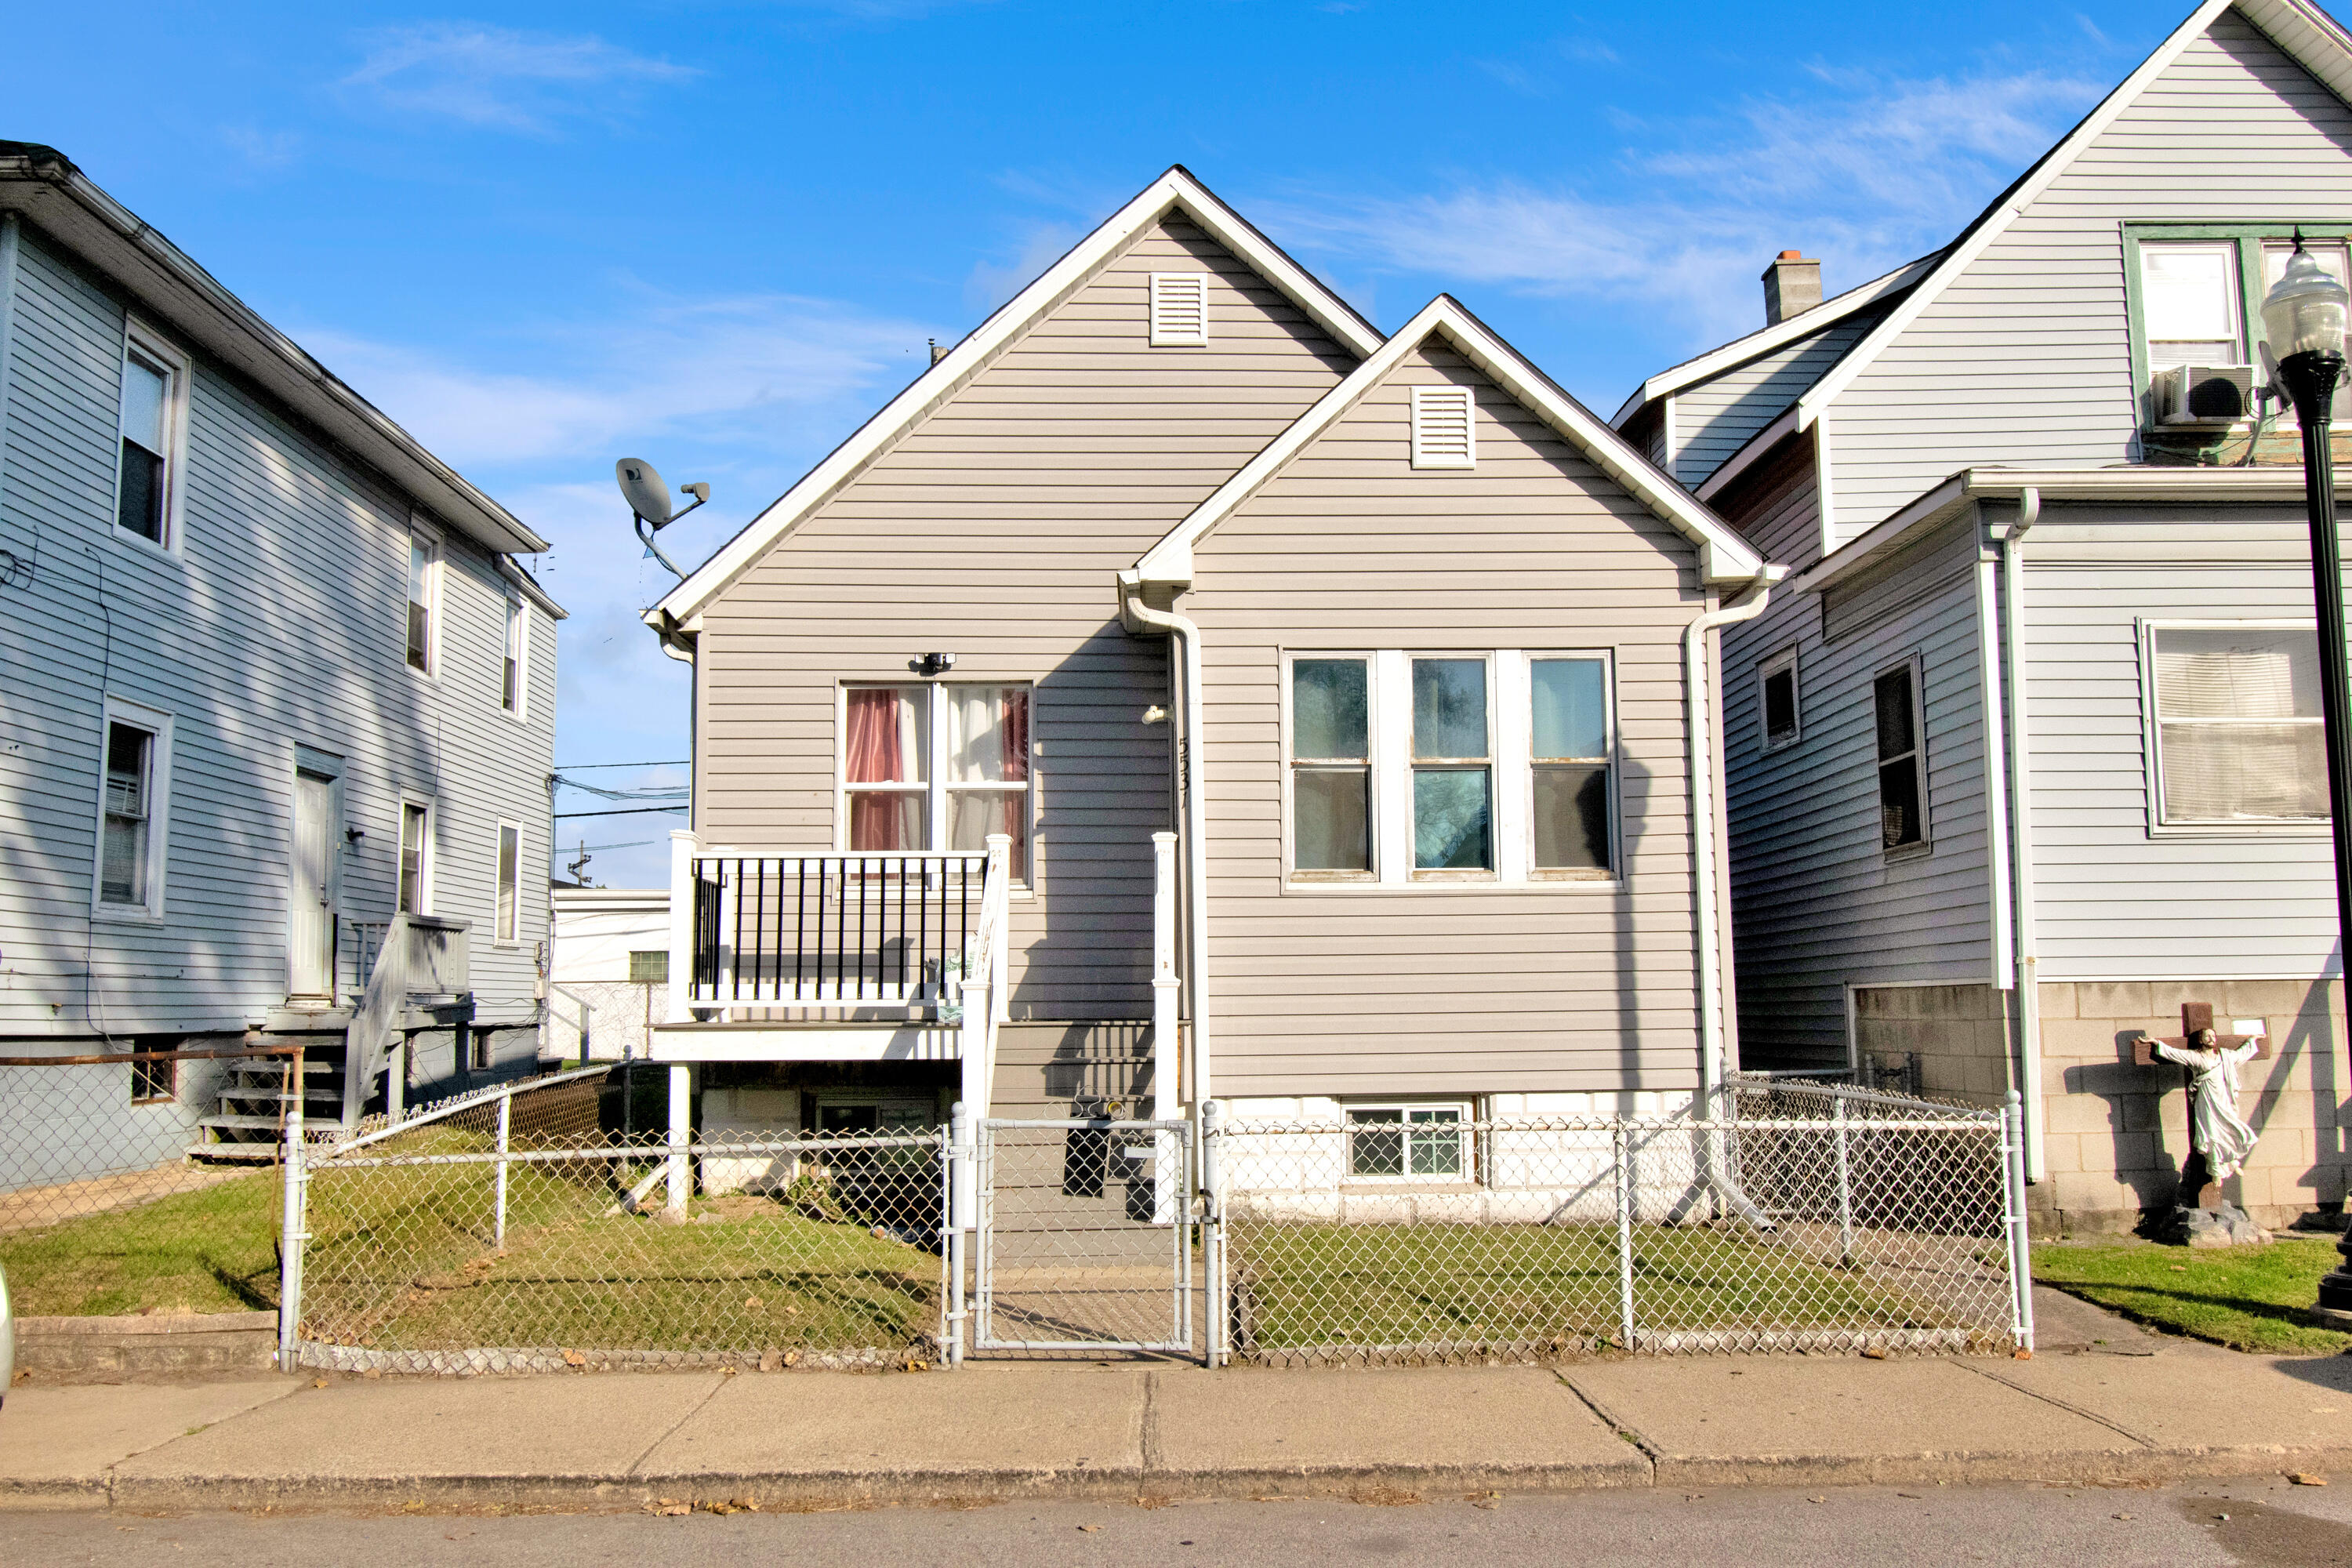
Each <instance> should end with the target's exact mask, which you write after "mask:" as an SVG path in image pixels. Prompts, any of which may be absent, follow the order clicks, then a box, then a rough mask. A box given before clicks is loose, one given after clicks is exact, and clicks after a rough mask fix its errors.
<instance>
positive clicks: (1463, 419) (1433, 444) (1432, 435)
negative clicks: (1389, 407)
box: [1412, 386, 1478, 468]
mask: <svg viewBox="0 0 2352 1568" xmlns="http://www.w3.org/2000/svg"><path fill="white" fill-rule="evenodd" d="M1412 466H1413V467H1414V468H1476V467H1477V466H1478V437H1477V427H1476V426H1475V423H1474V422H1473V420H1472V417H1471V403H1470V389H1469V388H1468V387H1466V386H1416V387H1414V388H1413V389H1412Z"/></svg>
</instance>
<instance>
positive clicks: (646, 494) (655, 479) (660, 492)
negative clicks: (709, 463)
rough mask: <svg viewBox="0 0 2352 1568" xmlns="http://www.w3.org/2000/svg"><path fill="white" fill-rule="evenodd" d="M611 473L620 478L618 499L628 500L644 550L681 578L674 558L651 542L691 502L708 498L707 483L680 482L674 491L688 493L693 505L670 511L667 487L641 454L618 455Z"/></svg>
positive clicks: (683, 573)
mask: <svg viewBox="0 0 2352 1568" xmlns="http://www.w3.org/2000/svg"><path fill="white" fill-rule="evenodd" d="M613 477H614V479H618V480H619V481H620V485H621V499H622V500H625V501H627V502H628V503H629V518H630V522H631V525H632V526H633V527H635V529H636V531H637V538H638V540H639V542H642V543H643V544H644V545H645V547H646V554H648V555H650V556H652V557H653V558H654V559H655V560H656V561H658V562H660V563H662V564H663V565H665V566H667V567H668V568H669V569H670V573H671V574H672V575H674V576H676V577H677V578H678V579H679V580H680V581H681V582H683V581H684V580H685V578H686V573H685V571H684V570H683V569H682V568H680V567H679V565H678V563H677V562H675V561H672V560H671V559H670V558H669V557H668V556H667V555H665V554H663V553H662V549H661V546H660V545H658V544H656V543H655V542H654V535H655V534H656V533H658V532H660V531H662V530H663V529H665V528H667V527H668V526H669V525H670V524H671V523H673V522H676V521H677V520H678V519H679V518H681V517H684V516H685V515H686V514H687V512H689V511H692V510H694V507H695V506H701V505H702V504H703V503H705V502H706V501H708V500H710V487H709V485H707V484H702V483H695V484H690V485H680V486H679V487H678V494H680V495H689V496H692V497H693V498H694V506H690V507H688V508H686V509H685V510H680V511H673V510H670V503H669V487H668V486H667V485H666V484H664V483H662V477H661V475H660V473H658V472H657V471H656V469H655V468H654V466H653V465H652V464H651V463H648V462H646V460H645V459H644V458H622V459H621V460H620V461H619V462H617V463H615V464H614V465H613Z"/></svg>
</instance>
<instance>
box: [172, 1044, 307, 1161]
mask: <svg viewBox="0 0 2352 1568" xmlns="http://www.w3.org/2000/svg"><path fill="white" fill-rule="evenodd" d="M246 1043H247V1045H269V1044H289V1043H291V1041H290V1040H289V1037H286V1036H283V1035H271V1034H257V1035H249V1036H247V1041H246ZM301 1068H302V1077H301V1083H302V1087H301V1089H300V1090H299V1093H300V1095H301V1097H302V1117H303V1120H304V1121H306V1122H314V1121H315V1122H327V1123H336V1122H340V1121H341V1120H342V1114H343V1081H342V1075H343V1039H342V1037H341V1035H316V1036H310V1037H308V1039H307V1042H306V1044H305V1046H304V1049H303V1053H302V1057H301ZM294 1092H295V1091H289V1090H288V1089H287V1087H286V1058H283V1057H261V1058H256V1059H255V1060H252V1061H241V1062H235V1063H232V1064H231V1065H230V1067H229V1069H228V1079H227V1081H226V1083H224V1084H222V1085H221V1089H220V1101H219V1104H220V1109H219V1110H215V1112H213V1113H212V1114H211V1115H209V1116H201V1117H198V1118H197V1119H196V1139H197V1142H195V1143H194V1144H192V1145H191V1146H190V1147H189V1149H188V1152H189V1154H191V1155H192V1156H194V1158H196V1159H199V1160H225V1161H262V1162H267V1161H271V1160H275V1159H277V1158H278V1154H279V1152H280V1151H281V1150H282V1148H283V1146H284V1144H285V1138H286V1131H285V1129H286V1108H287V1105H288V1103H289V1101H290V1100H292V1099H293V1098H294Z"/></svg>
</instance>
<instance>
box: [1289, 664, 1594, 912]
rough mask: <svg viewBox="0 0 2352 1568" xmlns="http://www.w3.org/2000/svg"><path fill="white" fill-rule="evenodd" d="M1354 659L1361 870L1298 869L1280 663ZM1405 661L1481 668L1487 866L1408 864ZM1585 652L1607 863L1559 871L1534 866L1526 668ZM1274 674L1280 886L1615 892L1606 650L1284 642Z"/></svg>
mask: <svg viewBox="0 0 2352 1568" xmlns="http://www.w3.org/2000/svg"><path fill="white" fill-rule="evenodd" d="M1302 658H1306V659H1318V658H1360V659H1363V660H1364V661H1365V662H1366V663H1367V664H1368V665H1369V666H1370V671H1369V674H1368V683H1369V693H1368V695H1369V700H1370V709H1371V711H1370V747H1371V773H1372V778H1371V839H1372V869H1371V871H1370V874H1369V875H1366V874H1363V873H1355V872H1332V871H1301V870H1299V869H1298V868H1297V795H1296V792H1295V791H1294V790H1293V789H1292V787H1291V785H1292V774H1293V768H1292V763H1291V737H1292V736H1293V735H1294V734H1295V733H1296V732H1297V726H1296V723H1295V721H1294V718H1293V715H1292V712H1291V668H1292V665H1293V663H1294V662H1295V661H1296V660H1297V659H1302ZM1416 658H1475V659H1480V660H1484V661H1485V662H1486V671H1487V674H1486V704H1487V706H1486V723H1487V742H1486V743H1487V745H1488V747H1489V748H1490V749H1489V751H1488V752H1487V757H1488V763H1487V765H1488V767H1489V768H1490V769H1492V770H1493V772H1494V774H1495V780H1494V795H1493V800H1494V810H1495V821H1494V832H1495V869H1493V870H1492V871H1424V870H1419V869H1416V868H1414V866H1413V863H1412V769H1413V761H1412V661H1413V660H1414V659H1416ZM1547 658H1571V659H1591V660H1594V661H1596V662H1598V663H1599V664H1601V667H1602V674H1601V680H1602V683H1603V698H1604V700H1605V702H1606V704H1607V713H1608V723H1609V758H1608V762H1609V858H1610V865H1611V869H1610V870H1608V871H1606V872H1601V873H1593V872H1588V871H1578V870H1574V869H1570V868H1553V869H1543V870H1539V869H1537V868H1535V864H1534V862H1535V732H1534V731H1535V716H1534V710H1533V708H1532V705H1531V703H1532V695H1533V693H1532V687H1531V680H1532V677H1531V676H1530V674H1529V671H1528V666H1529V665H1530V664H1532V663H1533V662H1534V661H1535V660H1537V659H1547ZM1277 679H1279V681H1280V683H1281V692H1280V698H1279V703H1280V713H1281V724H1282V735H1281V742H1280V748H1281V749H1280V752H1279V753H1278V765H1279V766H1280V768H1281V770H1282V787H1281V796H1282V891H1283V892H1284V893H1285V894H1286V895H1288V894H1304V895H1308V896H1313V895H1317V894H1325V893H1329V894H1337V895H1339V896H1342V897H1349V898H1361V897H1364V896H1366V895H1368V894H1383V893H1409V894H1412V895H1415V896H1432V895H1435V896H1444V895H1448V894H1459V893H1471V894H1490V893H1525V892H1528V891H1530V890H1536V889H1540V890H1542V891H1546V892H1562V893H1579V892H1583V893H1608V892H1622V890H1623V889H1624V888H1625V881H1626V873H1625V844H1624V812H1623V806H1622V791H1623V784H1624V773H1625V748H1624V740H1623V737H1622V734H1621V732H1620V730H1619V722H1618V714H1617V657H1616V652H1615V650H1614V649H1612V648H1606V647H1544V648H1508V647H1506V648H1434V647H1416V648H1370V649H1367V648H1361V647H1331V648H1323V647H1294V648H1285V649H1283V650H1282V655H1281V658H1280V668H1279V672H1278V676H1277Z"/></svg>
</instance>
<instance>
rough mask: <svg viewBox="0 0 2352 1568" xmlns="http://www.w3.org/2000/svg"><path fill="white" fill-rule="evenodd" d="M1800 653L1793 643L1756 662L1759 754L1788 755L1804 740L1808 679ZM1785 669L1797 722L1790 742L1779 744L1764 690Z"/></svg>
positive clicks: (1790, 733)
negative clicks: (1774, 732)
mask: <svg viewBox="0 0 2352 1568" xmlns="http://www.w3.org/2000/svg"><path fill="white" fill-rule="evenodd" d="M1797 651H1798V649H1797V645H1796V644H1795V643H1790V645H1789V646H1788V647H1784V648H1782V649H1780V651H1779V652H1778V653H1771V654H1767V655H1765V657H1763V658H1759V659H1758V660H1757V661H1756V749H1757V750H1758V751H1759V752H1785V751H1787V750H1788V749H1789V748H1790V747H1791V746H1794V745H1796V744H1798V743H1799V742H1801V741H1802V740H1804V738H1805V676H1804V670H1803V668H1802V666H1801V663H1800V661H1799V659H1798V658H1797ZM1784 669H1785V670H1787V671H1788V672H1789V709H1790V718H1792V719H1794V720H1795V721H1796V727H1795V728H1794V729H1792V730H1790V731H1789V734H1788V737H1787V739H1785V740H1780V741H1776V740H1774V739H1773V738H1772V721H1771V712H1770V709H1769V705H1768V704H1767V703H1766V702H1765V700H1764V687H1765V683H1766V682H1767V681H1769V680H1770V679H1772V677H1774V676H1776V675H1778V674H1780V672H1781V671H1782V670H1784ZM1875 736H1876V731H1873V740H1872V744H1873V745H1874V746H1875V745H1876V743H1877V742H1876V739H1875Z"/></svg>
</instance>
